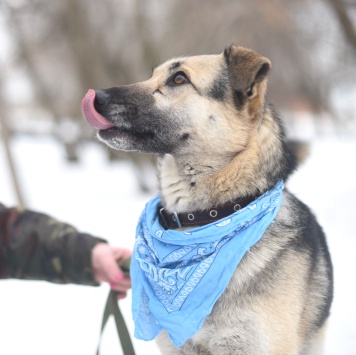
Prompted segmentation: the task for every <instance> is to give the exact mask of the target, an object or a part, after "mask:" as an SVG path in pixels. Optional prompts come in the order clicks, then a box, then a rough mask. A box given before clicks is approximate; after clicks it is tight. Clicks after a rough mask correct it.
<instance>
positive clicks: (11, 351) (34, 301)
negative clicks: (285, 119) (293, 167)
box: [0, 136, 356, 355]
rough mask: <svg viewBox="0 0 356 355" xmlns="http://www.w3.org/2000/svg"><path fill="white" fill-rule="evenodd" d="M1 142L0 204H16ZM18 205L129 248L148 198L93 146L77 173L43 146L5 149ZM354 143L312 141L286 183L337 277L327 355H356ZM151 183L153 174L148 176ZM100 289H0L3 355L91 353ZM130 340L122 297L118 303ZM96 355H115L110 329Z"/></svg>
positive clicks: (26, 284) (32, 143) (38, 142)
mask: <svg viewBox="0 0 356 355" xmlns="http://www.w3.org/2000/svg"><path fill="white" fill-rule="evenodd" d="M1 143H2V142H1V141H0V172H1V173H0V201H2V202H3V203H5V204H6V205H13V204H16V199H15V195H14V193H13V188H12V184H11V180H10V176H9V172H8V168H7V165H6V159H5V153H4V149H3V146H2V144H1ZM12 148H13V152H14V158H15V163H16V166H17V169H18V172H19V176H20V177H21V186H22V188H23V192H24V195H25V200H26V204H27V206H28V207H30V208H31V209H34V210H38V211H42V212H46V213H48V214H50V215H52V216H54V217H56V218H57V219H60V220H62V221H65V222H68V223H71V224H73V225H74V226H75V227H77V228H78V229H79V230H81V231H86V232H89V233H91V234H93V235H98V236H101V237H104V238H106V239H107V240H108V241H109V242H110V243H112V244H116V245H122V246H125V247H129V248H131V247H132V243H133V238H134V231H135V227H136V220H137V218H138V216H139V214H140V212H141V209H142V208H143V206H144V204H145V201H147V200H148V199H149V198H150V197H152V196H150V195H142V194H141V193H140V192H139V191H138V188H137V185H136V182H135V175H134V173H133V171H132V170H131V166H130V164H129V163H127V162H117V163H114V164H110V163H109V162H108V160H107V158H106V154H105V149H106V148H104V147H102V146H99V145H98V144H96V143H94V142H93V143H89V144H86V145H83V146H82V155H81V156H82V160H81V162H80V164H79V165H72V164H69V163H67V162H66V161H65V159H64V152H63V150H62V149H61V147H60V146H59V145H58V144H57V143H56V142H55V141H54V140H52V139H51V138H40V137H36V138H30V137H25V136H22V137H17V138H16V139H14V140H13V141H12ZM355 153H356V140H355V138H352V137H349V138H347V137H342V138H340V137H339V138H337V137H328V138H317V139H315V140H314V142H313V145H312V150H311V154H310V157H309V158H308V159H307V161H306V162H305V163H304V165H303V166H302V167H300V169H299V170H298V172H296V173H295V174H294V175H293V177H292V178H291V179H290V181H289V182H288V187H289V189H290V190H291V191H292V192H294V193H295V194H296V195H297V196H298V197H299V198H301V199H302V200H303V201H304V202H305V203H307V204H308V205H309V206H310V207H311V208H312V210H313V211H314V213H315V214H316V215H317V217H318V219H319V222H320V223H321V225H322V226H323V228H324V230H325V232H326V235H327V237H328V243H329V247H330V251H331V255H332V258H333V263H334V269H335V299H334V303H333V306H332V313H331V317H330V320H329V324H328V329H327V333H326V344H325V350H326V351H325V354H326V355H355V354H356V350H355V349H356V302H355V299H356V288H355V284H354V282H353V281H352V280H354V275H353V274H352V273H353V272H354V271H355V270H356V268H355V267H356V258H355V257H354V255H353V254H354V250H355V247H356V238H355V237H356V236H355V227H354V226H355V222H354V218H355V212H356V210H355V207H354V201H356V187H355V182H356V170H355V169H354V165H355V163H352V162H355ZM152 174H154V169H152ZM108 290H109V288H108V286H107V285H101V286H100V287H96V288H95V287H89V286H76V285H54V284H50V283H47V282H40V281H19V280H3V281H1V282H0V294H1V302H0V334H1V340H0V354H1V355H48V354H50V355H57V354H58V355H60V354H61V355H62V354H67V355H78V354H80V355H82V354H83V355H87V354H88V355H90V354H93V355H94V354H95V351H96V346H97V342H98V339H99V332H100V324H101V316H102V312H103V308H104V305H105V301H106V297H107V293H108ZM120 306H121V309H122V310H123V313H124V316H125V319H126V321H127V322H128V326H129V329H130V331H131V333H132V332H133V324H132V321H131V315H130V307H131V305H130V297H128V298H127V299H125V300H123V301H121V302H120ZM134 346H135V349H136V351H137V354H138V355H147V354H150V355H158V354H159V351H158V349H157V347H156V345H155V343H154V342H143V341H138V340H136V339H135V340H134ZM101 349H102V353H101V354H102V355H111V354H121V349H120V346H119V343H118V339H117V334H116V329H115V326H114V322H113V320H110V322H109V324H108V325H107V327H106V329H105V332H104V335H103V338H102V346H101Z"/></svg>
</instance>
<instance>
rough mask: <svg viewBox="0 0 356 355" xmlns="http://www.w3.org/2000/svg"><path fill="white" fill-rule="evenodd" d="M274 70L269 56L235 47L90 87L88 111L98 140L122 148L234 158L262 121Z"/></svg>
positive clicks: (84, 107)
mask: <svg viewBox="0 0 356 355" xmlns="http://www.w3.org/2000/svg"><path fill="white" fill-rule="evenodd" d="M270 68H271V63H270V61H269V60H268V59H267V58H265V57H263V56H261V55H259V54H257V53H256V52H254V51H252V50H249V49H246V48H243V47H237V46H231V47H229V48H227V49H226V50H225V51H224V52H223V53H222V54H220V55H204V56H193V57H182V58H177V59H172V60H170V61H167V62H165V63H164V64H162V65H160V66H158V67H157V68H155V69H154V71H153V74H152V77H151V78H150V79H149V80H146V81H143V82H140V83H137V84H133V85H126V86H120V87H112V88H109V89H104V90H98V91H95V92H94V91H93V90H90V91H89V93H88V94H87V95H86V97H85V98H84V100H83V104H82V105H83V106H82V107H83V111H84V114H85V116H86V117H87V119H88V121H89V123H91V124H92V125H93V126H95V127H96V128H98V129H99V132H98V137H99V139H100V140H101V141H103V142H105V143H106V144H108V145H109V146H110V147H112V148H115V149H119V150H136V151H142V152H148V153H155V154H165V153H169V154H172V155H179V154H187V152H192V151H193V152H195V153H196V154H199V152H201V153H202V154H206V153H207V150H210V149H211V150H212V151H215V152H216V151H217V150H219V151H222V152H225V154H235V153H236V152H238V151H240V150H241V149H243V148H244V146H245V145H246V144H247V143H246V142H247V140H248V135H249V134H250V132H251V125H255V124H258V120H259V119H260V115H259V113H260V112H261V110H262V109H263V106H264V97H265V90H266V77H267V74H268V73H269V71H270ZM221 137H223V141H222V138H221ZM207 147H209V148H208V149H207Z"/></svg>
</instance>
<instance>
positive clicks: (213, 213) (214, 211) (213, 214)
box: [209, 210, 218, 218]
mask: <svg viewBox="0 0 356 355" xmlns="http://www.w3.org/2000/svg"><path fill="white" fill-rule="evenodd" d="M209 215H210V217H213V218H214V217H216V216H217V215H218V211H217V210H211V211H210V212H209Z"/></svg>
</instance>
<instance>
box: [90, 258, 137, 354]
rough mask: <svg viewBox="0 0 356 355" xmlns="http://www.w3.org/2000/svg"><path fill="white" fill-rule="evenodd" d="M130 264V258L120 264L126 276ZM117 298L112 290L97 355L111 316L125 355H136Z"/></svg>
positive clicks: (106, 306)
mask: <svg viewBox="0 0 356 355" xmlns="http://www.w3.org/2000/svg"><path fill="white" fill-rule="evenodd" d="M130 262H131V260H130V258H128V259H125V260H124V261H123V262H122V263H121V264H120V268H121V270H122V271H123V272H124V274H126V275H129V274H130ZM116 296H117V292H116V291H113V290H110V292H109V296H108V298H107V301H106V305H105V309H104V314H103V319H102V322H101V330H100V338H99V344H98V348H97V351H96V355H100V343H101V338H102V335H103V331H104V328H105V325H106V323H107V321H108V319H109V318H110V316H111V315H113V316H114V319H115V323H116V329H117V333H118V335H119V339H120V343H121V347H122V350H123V353H124V355H135V350H134V348H133V345H132V341H131V337H130V334H129V331H128V329H127V326H126V323H125V320H124V317H123V316H122V313H121V311H120V308H119V304H118V301H117V299H116Z"/></svg>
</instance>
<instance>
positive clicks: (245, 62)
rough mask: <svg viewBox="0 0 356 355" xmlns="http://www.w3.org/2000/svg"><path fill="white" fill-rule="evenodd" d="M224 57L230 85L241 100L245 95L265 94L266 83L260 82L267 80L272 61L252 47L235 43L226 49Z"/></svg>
mask: <svg viewBox="0 0 356 355" xmlns="http://www.w3.org/2000/svg"><path fill="white" fill-rule="evenodd" d="M224 57H225V60H226V64H227V68H228V75H229V82H230V85H231V87H232V89H233V90H234V91H235V92H236V94H237V95H238V96H239V97H240V98H241V100H242V99H243V97H245V98H253V97H255V96H257V95H258V94H259V95H260V96H261V95H264V93H265V89H266V85H258V84H260V83H263V82H265V79H266V77H267V75H268V73H269V71H270V70H271V62H270V61H269V60H268V59H267V58H265V57H263V56H261V55H260V54H258V53H256V52H254V51H253V50H251V49H247V48H244V47H240V46H234V45H232V46H230V47H229V48H226V49H225V51H224Z"/></svg>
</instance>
